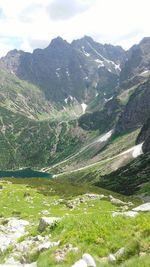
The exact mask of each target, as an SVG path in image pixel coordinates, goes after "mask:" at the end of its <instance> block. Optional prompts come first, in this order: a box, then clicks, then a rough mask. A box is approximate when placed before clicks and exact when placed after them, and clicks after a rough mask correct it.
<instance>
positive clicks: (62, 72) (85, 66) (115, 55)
mask: <svg viewBox="0 0 150 267" xmlns="http://www.w3.org/2000/svg"><path fill="white" fill-rule="evenodd" d="M125 55H126V53H125V51H124V50H123V49H122V48H120V47H115V46H111V45H101V44H98V43H96V42H94V41H93V40H92V38H90V37H84V38H82V39H80V40H77V41H74V42H72V43H71V44H69V43H67V42H66V41H65V40H63V39H62V38H60V37H58V38H56V39H54V40H52V41H51V43H50V45H49V46H48V47H47V48H45V49H36V50H34V52H33V53H32V54H31V53H25V52H23V51H17V50H14V51H10V52H9V53H8V54H7V55H6V57H4V58H2V59H1V60H0V67H1V68H4V69H7V70H9V71H10V72H12V73H15V74H16V75H17V76H18V77H19V78H21V79H24V80H27V81H29V82H31V83H33V84H35V85H37V86H38V87H39V88H40V89H41V90H42V91H44V93H45V95H46V97H47V98H48V99H49V100H51V101H52V102H54V103H56V104H57V106H61V107H62V106H66V105H67V104H68V99H69V98H70V99H71V101H72V102H74V101H78V102H79V103H82V102H85V103H89V101H90V100H91V99H93V97H95V96H96V95H97V94H99V93H100V92H101V91H103V92H105V91H106V94H108V96H109V95H112V94H113V92H114V90H115V87H116V86H117V84H118V79H119V73H120V70H121V64H122V62H124V60H125ZM103 99H104V95H103Z"/></svg>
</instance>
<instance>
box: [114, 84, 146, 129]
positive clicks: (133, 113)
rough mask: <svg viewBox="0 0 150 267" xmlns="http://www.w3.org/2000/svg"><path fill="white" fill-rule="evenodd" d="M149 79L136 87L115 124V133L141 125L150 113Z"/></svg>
mask: <svg viewBox="0 0 150 267" xmlns="http://www.w3.org/2000/svg"><path fill="white" fill-rule="evenodd" d="M149 99H150V80H148V81H147V82H145V83H144V84H142V85H140V86H139V87H137V89H136V90H135V92H134V93H133V94H132V95H131V97H130V98H129V101H128V103H127V105H126V106H125V108H124V110H123V112H122V113H121V115H120V118H119V120H118V123H117V125H116V133H123V132H126V131H129V130H133V129H136V128H139V127H142V126H143V124H144V123H145V122H146V120H147V119H148V118H149V114H150V101H149Z"/></svg>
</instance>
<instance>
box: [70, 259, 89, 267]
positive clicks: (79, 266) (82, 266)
mask: <svg viewBox="0 0 150 267" xmlns="http://www.w3.org/2000/svg"><path fill="white" fill-rule="evenodd" d="M71 267H88V265H87V263H86V262H85V261H84V260H83V259H81V260H79V261H77V262H76V263H75V264H73V265H72V266H71Z"/></svg>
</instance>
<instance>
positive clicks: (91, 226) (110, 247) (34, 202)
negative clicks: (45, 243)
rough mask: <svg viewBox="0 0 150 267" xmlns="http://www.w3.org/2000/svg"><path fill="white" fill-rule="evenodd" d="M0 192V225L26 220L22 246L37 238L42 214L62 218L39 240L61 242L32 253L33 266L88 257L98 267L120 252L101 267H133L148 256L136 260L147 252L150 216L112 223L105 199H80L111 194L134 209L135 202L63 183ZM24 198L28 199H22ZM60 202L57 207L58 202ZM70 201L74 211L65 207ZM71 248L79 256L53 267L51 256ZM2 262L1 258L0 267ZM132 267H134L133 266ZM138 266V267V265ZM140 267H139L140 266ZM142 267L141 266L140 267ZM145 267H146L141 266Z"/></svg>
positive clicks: (23, 184)
mask: <svg viewBox="0 0 150 267" xmlns="http://www.w3.org/2000/svg"><path fill="white" fill-rule="evenodd" d="M0 184H1V185H2V186H3V189H2V190H1V193H0V194H1V202H0V210H1V217H2V219H1V220H0V223H4V220H5V221H6V219H7V218H8V217H11V216H14V214H17V215H15V216H17V217H19V218H22V219H26V220H28V221H29V222H30V225H29V226H28V232H29V234H28V235H26V236H24V237H22V238H20V239H18V242H19V243H20V242H22V241H23V240H25V239H26V238H27V237H28V236H36V235H38V234H40V233H39V232H38V230H37V225H38V222H39V219H40V217H41V216H42V214H43V211H44V210H46V211H47V212H48V213H49V216H57V217H61V218H62V220H61V221H60V222H59V223H57V224H56V225H54V226H53V227H48V228H46V230H45V231H44V232H43V233H42V236H51V237H50V239H51V240H52V241H58V240H60V245H59V246H56V247H53V248H51V249H49V250H47V251H45V252H43V253H40V254H39V253H35V252H34V254H33V252H32V251H31V253H30V255H28V261H29V262H31V261H35V260H37V263H38V267H54V266H55V267H58V266H62V267H70V266H71V265H72V264H73V263H74V262H75V261H77V260H78V259H80V257H81V255H82V254H83V253H85V252H86V253H90V254H91V255H92V256H93V257H94V259H95V261H96V263H97V266H103V264H102V263H101V259H102V258H103V257H105V256H108V255H109V254H110V253H115V252H116V251H117V250H118V249H120V248H121V247H125V254H124V255H123V256H121V257H120V258H119V259H118V260H117V262H116V263H114V264H113V265H111V264H109V265H105V266H109V267H110V266H122V265H120V264H122V263H123V264H125V265H123V266H131V267H132V266H134V265H133V264H134V263H140V262H141V261H142V259H143V261H144V262H145V263H146V262H148V258H149V256H148V255H146V256H145V257H144V258H139V257H138V255H139V253H140V252H145V253H148V252H149V242H150V238H149V227H150V224H149V221H150V214H149V213H141V214H139V215H138V216H137V217H135V218H128V217H121V216H120V217H115V218H113V217H112V212H114V211H118V210H120V208H119V207H116V206H114V205H113V204H111V202H110V201H109V200H108V199H107V198H106V199H101V200H99V199H89V200H85V201H83V202H82V201H81V202H80V201H79V200H80V199H81V198H82V199H84V194H85V193H99V194H104V195H105V196H106V197H107V195H108V194H112V195H113V196H114V197H119V199H122V200H124V201H132V202H133V203H134V206H136V205H137V204H138V203H140V202H139V200H136V199H134V198H132V199H131V198H128V197H124V196H121V195H117V194H113V193H112V192H109V191H107V190H103V189H101V188H96V187H92V186H88V185H85V186H83V187H81V186H79V185H78V186H75V185H71V184H68V183H65V182H64V181H63V182H62V183H58V182H57V181H50V180H47V179H5V180H3V181H1V182H0ZM26 193H28V197H27V198H26V197H25V194H26ZM60 199H61V201H60ZM70 201H72V202H73V203H78V204H75V208H74V209H70V208H69V207H68V206H67V205H66V204H67V203H68V202H70ZM69 244H72V245H73V246H74V247H78V253H75V252H67V254H66V256H65V258H64V261H62V262H60V263H57V262H56V259H55V254H56V252H57V251H61V250H63V248H64V246H65V245H69ZM11 251H12V248H11V249H9V250H8V251H7V253H6V254H5V257H8V255H9V254H11ZM3 260H4V256H1V257H0V261H1V262H2V261H3ZM135 266H136V265H135ZM137 266H138V265H137ZM139 266H140V265H139ZM141 266H144V265H141ZM145 266H146V265H145Z"/></svg>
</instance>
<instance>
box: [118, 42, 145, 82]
mask: <svg viewBox="0 0 150 267" xmlns="http://www.w3.org/2000/svg"><path fill="white" fill-rule="evenodd" d="M149 71H150V37H146V38H144V39H143V40H142V41H141V42H140V43H139V44H138V45H134V46H133V47H132V48H131V49H130V50H129V51H128V53H127V60H126V61H125V64H124V66H123V68H122V71H121V73H120V82H121V84H122V86H125V87H126V84H127V83H129V81H130V82H131V80H133V81H136V79H137V78H138V76H139V74H144V75H147V74H148V73H149ZM135 77H136V79H135Z"/></svg>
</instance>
